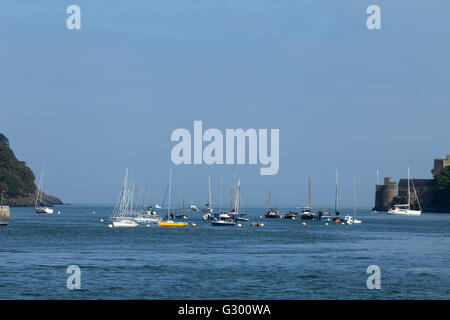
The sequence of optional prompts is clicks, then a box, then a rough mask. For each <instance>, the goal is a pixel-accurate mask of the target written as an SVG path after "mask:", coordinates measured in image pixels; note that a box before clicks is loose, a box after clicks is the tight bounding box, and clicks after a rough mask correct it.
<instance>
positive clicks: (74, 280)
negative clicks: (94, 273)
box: [66, 264, 81, 290]
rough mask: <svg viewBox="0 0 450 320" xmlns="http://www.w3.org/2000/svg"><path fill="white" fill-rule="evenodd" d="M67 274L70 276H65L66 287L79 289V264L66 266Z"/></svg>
mask: <svg viewBox="0 0 450 320" xmlns="http://www.w3.org/2000/svg"><path fill="white" fill-rule="evenodd" d="M66 273H67V274H70V276H69V277H68V278H67V282H66V285H67V289H69V290H74V289H77V290H79V289H81V269H80V267H79V266H77V265H75V264H73V265H70V266H68V267H67V270H66Z"/></svg>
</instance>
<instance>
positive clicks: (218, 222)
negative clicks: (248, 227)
mask: <svg viewBox="0 0 450 320" xmlns="http://www.w3.org/2000/svg"><path fill="white" fill-rule="evenodd" d="M233 211H234V210H233V189H231V207H230V214H229V216H224V217H220V216H219V217H218V218H216V219H215V220H213V221H211V224H212V225H213V226H215V227H222V226H224V227H225V226H227V227H233V226H235V225H236V220H235V219H233Z"/></svg>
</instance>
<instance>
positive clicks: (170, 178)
mask: <svg viewBox="0 0 450 320" xmlns="http://www.w3.org/2000/svg"><path fill="white" fill-rule="evenodd" d="M171 196H172V168H170V169H169V204H168V208H167V219H170V198H171Z"/></svg>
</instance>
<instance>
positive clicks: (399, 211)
mask: <svg viewBox="0 0 450 320" xmlns="http://www.w3.org/2000/svg"><path fill="white" fill-rule="evenodd" d="M388 214H390V215H394V216H416V217H417V216H420V215H421V214H422V211H419V210H408V209H392V210H389V211H388Z"/></svg>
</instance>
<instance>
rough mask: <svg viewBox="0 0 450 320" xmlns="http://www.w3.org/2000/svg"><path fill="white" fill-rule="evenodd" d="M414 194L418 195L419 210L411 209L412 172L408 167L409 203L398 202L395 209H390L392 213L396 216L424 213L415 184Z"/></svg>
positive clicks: (389, 212)
mask: <svg viewBox="0 0 450 320" xmlns="http://www.w3.org/2000/svg"><path fill="white" fill-rule="evenodd" d="M413 190H414V195H415V196H416V199H417V203H418V205H419V210H412V209H411V173H410V169H409V167H408V203H407V204H397V205H394V208H393V209H390V210H389V211H388V214H390V215H396V216H420V215H421V214H422V208H421V206H420V201H419V197H417V193H416V190H415V188H414V185H413Z"/></svg>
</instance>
